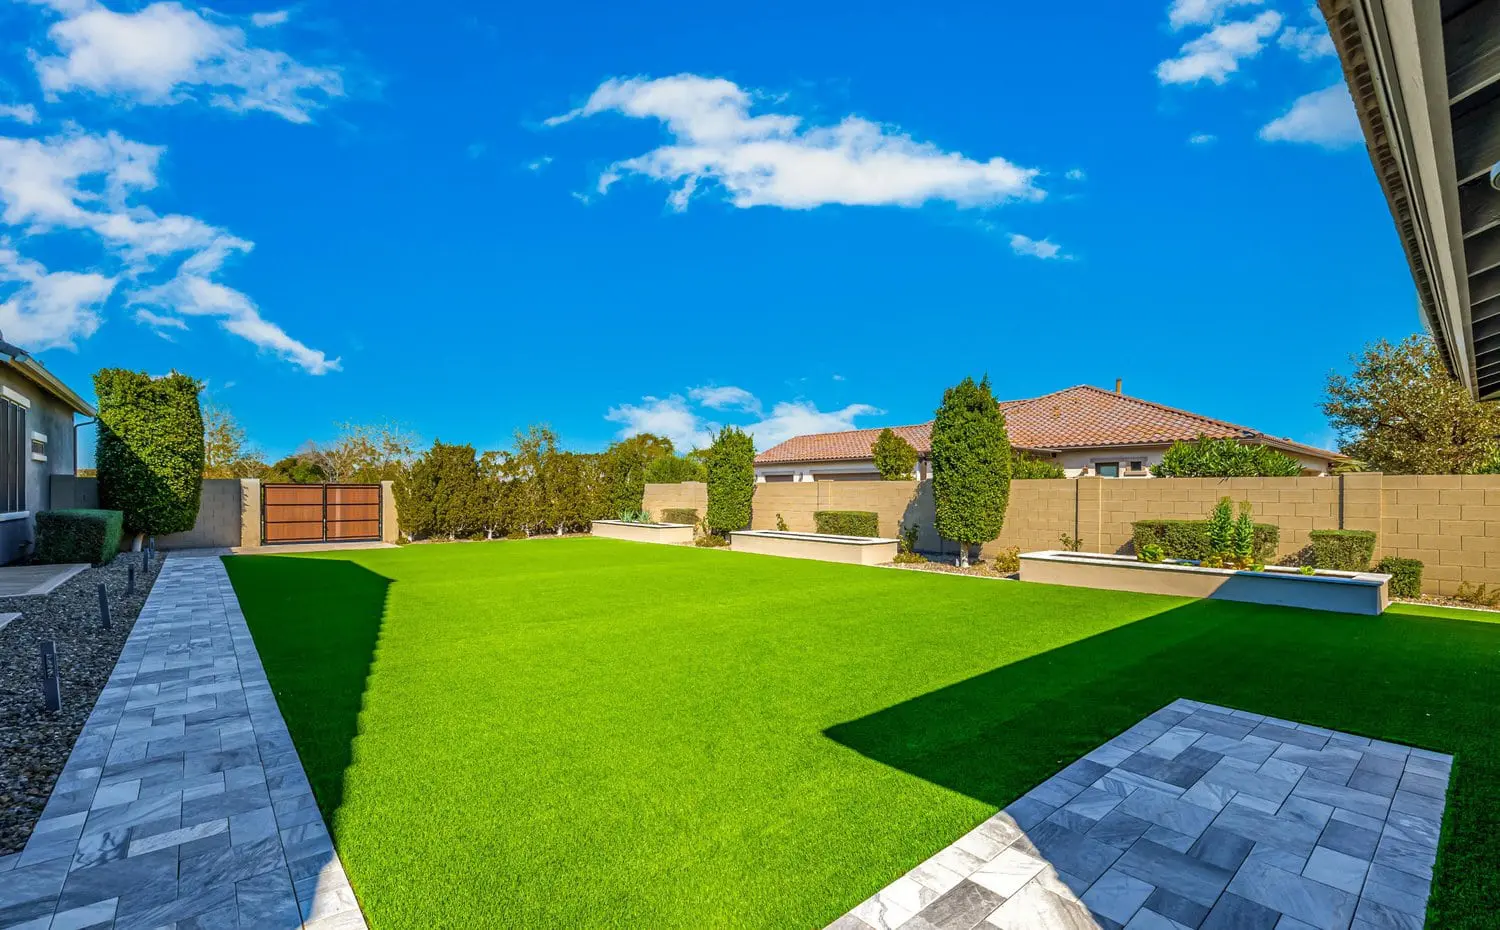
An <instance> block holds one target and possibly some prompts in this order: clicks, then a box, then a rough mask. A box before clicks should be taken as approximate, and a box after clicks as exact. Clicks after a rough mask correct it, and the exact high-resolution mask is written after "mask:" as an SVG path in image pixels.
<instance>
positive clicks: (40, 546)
mask: <svg viewBox="0 0 1500 930" xmlns="http://www.w3.org/2000/svg"><path fill="white" fill-rule="evenodd" d="M124 524H125V515H124V514H122V513H121V512H120V511H118V510H43V511H42V512H41V513H38V514H37V515H36V560H37V561H38V562H43V563H46V564H50V565H56V564H59V563H63V562H90V563H93V564H95V565H103V564H104V563H105V562H108V561H109V560H111V559H113V558H114V557H115V553H117V552H119V551H120V534H121V533H123V532H124Z"/></svg>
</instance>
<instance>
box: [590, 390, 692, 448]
mask: <svg viewBox="0 0 1500 930" xmlns="http://www.w3.org/2000/svg"><path fill="white" fill-rule="evenodd" d="M604 419H606V420H609V421H611V422H614V423H623V424H624V426H623V428H621V430H620V432H619V437H620V438H621V439H629V438H630V437H631V436H634V435H636V434H638V433H654V434H656V435H657V436H665V437H667V438H668V439H670V440H672V445H673V446H675V447H676V448H677V449H678V450H680V451H685V450H688V449H704V448H707V447H708V445H709V444H710V443H712V442H713V441H714V433H715V432H717V431H718V429H719V424H717V423H710V422H708V421H706V420H704V419H703V418H702V417H700V416H699V415H698V414H697V413H695V412H694V411H693V409H692V408H691V407H690V406H688V403H687V401H686V400H684V399H683V397H682V395H681V394H672V395H669V396H667V397H643V398H641V402H640V403H639V404H621V405H620V406H618V407H611V408H610V409H609V412H608V413H606V414H605V415H604Z"/></svg>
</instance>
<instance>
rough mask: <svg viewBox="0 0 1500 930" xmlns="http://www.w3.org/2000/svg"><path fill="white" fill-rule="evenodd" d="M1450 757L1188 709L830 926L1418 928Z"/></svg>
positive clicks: (1031, 796)
mask: <svg viewBox="0 0 1500 930" xmlns="http://www.w3.org/2000/svg"><path fill="white" fill-rule="evenodd" d="M1452 764H1453V759H1452V757H1451V756H1445V755H1439V754H1437V753H1432V752H1426V751H1423V750H1419V749H1410V748H1408V747H1406V746H1398V745H1395V744H1393V743H1383V742H1379V741H1372V740H1369V739H1366V738H1364V737H1358V736H1350V735H1347V734H1343V733H1336V732H1333V731H1330V730H1325V729H1320V728H1317V727H1311V726H1306V725H1299V724H1296V723H1292V722H1289V721H1285V720H1278V719H1273V718H1268V717H1264V716H1261V715H1259V714H1253V713H1247V712H1244V711H1238V710H1230V709H1228V708H1223V707H1217V706H1214V705H1209V704H1202V703H1199V702H1196V701H1189V700H1178V701H1176V702H1174V703H1172V704H1170V705H1168V706H1167V707H1165V708H1163V709H1161V710H1159V711H1157V712H1156V713H1154V714H1151V715H1150V716H1149V717H1147V718H1146V719H1145V720H1143V721H1141V722H1140V723H1138V724H1136V725H1135V726H1133V727H1131V728H1130V729H1129V730H1127V731H1126V732H1125V733H1123V734H1121V735H1120V736H1118V737H1116V738H1115V739H1112V740H1110V741H1109V742H1107V743H1105V744H1104V745H1103V746H1101V747H1099V748H1098V749H1096V750H1094V751H1093V752H1090V753H1088V754H1087V755H1085V756H1084V757H1083V758H1082V759H1079V760H1078V761H1076V762H1074V763H1073V764H1072V765H1069V766H1068V767H1067V768H1065V769H1063V770H1062V771H1061V772H1059V773H1058V774H1057V775H1055V776H1054V777H1052V778H1051V779H1049V780H1047V781H1046V782H1044V783H1042V784H1041V785H1038V786H1037V787H1036V788H1033V789H1032V790H1031V791H1029V792H1027V793H1026V795H1025V796H1023V797H1022V798H1020V799H1019V800H1017V801H1016V802H1015V803H1013V804H1011V805H1010V806H1009V807H1007V808H1006V809H1005V810H1003V811H1001V812H1000V813H998V814H996V815H995V816H994V817H992V818H990V819H989V820H988V821H986V822H985V823H983V824H981V825H980V826H979V827H977V828H975V829H974V830H973V831H972V832H970V833H968V834H967V835H965V836H963V837H962V838H960V839H959V840H958V841H957V842H955V843H954V844H953V845H951V846H949V847H948V848H946V849H944V850H943V851H941V852H939V853H938V854H937V855H935V856H933V857H932V858H931V859H929V860H927V861H926V862H924V863H923V864H921V865H919V866H917V867H916V868H915V869H913V870H911V872H909V873H907V874H906V875H904V876H902V877H901V878H899V879H897V880H896V881H894V882H892V883H891V884H890V885H889V886H887V887H886V888H884V889H883V890H881V891H880V892H879V893H877V894H876V895H874V896H873V897H871V898H870V899H869V900H867V901H865V902H864V903H862V904H860V905H859V906H858V907H856V908H854V910H852V911H850V912H849V913H848V914H846V915H845V916H843V917H841V918H840V919H839V920H837V921H835V922H834V923H833V924H832V925H830V930H872V928H873V930H894V928H897V927H899V928H902V930H939V928H941V930H956V928H962V930H972V928H975V927H979V928H985V927H998V928H1004V930H1043V928H1067V930H1074V928H1076V930H1084V928H1104V930H1114V928H1120V927H1126V928H1128V930H1174V928H1182V927H1188V928H1200V927H1201V928H1203V930H1229V928H1236V930H1239V928H1244V930H1258V928H1265V930H1272V928H1274V930H1305V928H1308V927H1315V928H1319V930H1347V928H1351V927H1352V928H1353V930H1387V928H1420V927H1421V926H1422V923H1423V920H1424V917H1425V914H1426V911H1427V897H1428V892H1429V890H1430V886H1431V882H1432V868H1433V864H1434V862H1435V860H1436V857H1437V844H1438V834H1439V832H1440V830H1441V827H1442V821H1443V808H1444V803H1445V797H1446V795H1447V790H1448V780H1449V777H1450V774H1451V771H1452Z"/></svg>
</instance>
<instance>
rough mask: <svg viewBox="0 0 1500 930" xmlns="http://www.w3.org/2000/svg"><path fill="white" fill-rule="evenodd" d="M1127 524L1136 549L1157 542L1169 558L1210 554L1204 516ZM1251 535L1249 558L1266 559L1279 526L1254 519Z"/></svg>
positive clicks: (1277, 539)
mask: <svg viewBox="0 0 1500 930" xmlns="http://www.w3.org/2000/svg"><path fill="white" fill-rule="evenodd" d="M1131 526H1132V528H1133V529H1134V534H1133V536H1134V540H1135V551H1136V552H1138V553H1139V552H1143V551H1145V548H1146V547H1147V546H1159V547H1161V551H1162V553H1163V555H1164V556H1165V557H1166V558H1169V559H1206V558H1208V557H1209V556H1211V555H1213V554H1214V545H1213V541H1212V539H1211V537H1210V527H1209V523H1208V521H1207V520H1137V521H1136V522H1135V523H1133V524H1131ZM1251 539H1252V540H1253V544H1252V546H1251V556H1250V557H1251V559H1252V560H1253V561H1256V562H1269V561H1271V559H1272V558H1273V557H1274V556H1275V555H1276V547H1277V546H1278V545H1280V544H1281V527H1279V526H1277V525H1275V524H1274V523H1256V524H1254V533H1253V534H1252V536H1251Z"/></svg>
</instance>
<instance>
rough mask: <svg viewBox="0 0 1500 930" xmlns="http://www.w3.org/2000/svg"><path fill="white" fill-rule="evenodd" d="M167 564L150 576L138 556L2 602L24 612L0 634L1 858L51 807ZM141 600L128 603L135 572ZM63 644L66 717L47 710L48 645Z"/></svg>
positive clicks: (60, 659) (156, 565)
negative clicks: (44, 669) (105, 624)
mask: <svg viewBox="0 0 1500 930" xmlns="http://www.w3.org/2000/svg"><path fill="white" fill-rule="evenodd" d="M161 561H162V560H161V558H159V557H158V558H156V559H153V560H152V562H151V568H150V570H149V571H148V572H144V573H143V572H142V570H141V555H140V553H138V552H127V553H121V554H120V555H119V556H117V557H116V558H115V560H114V561H113V562H111V563H109V564H108V565H104V566H99V567H97V568H90V569H88V570H87V571H83V572H79V573H78V574H77V575H75V576H73V577H72V578H70V579H68V580H67V581H65V582H64V583H63V584H62V585H61V586H60V587H58V588H57V589H56V590H55V591H53V592H52V593H51V594H44V595H40V596H37V597H6V598H0V612H4V611H20V612H21V616H20V618H19V619H17V620H14V621H12V622H11V623H10V625H9V626H7V627H5V628H4V629H3V630H0V856H3V855H6V854H8V853H13V852H19V851H20V849H21V848H22V847H23V846H25V845H26V838H27V837H28V836H30V835H31V828H32V826H33V825H34V824H35V823H36V819H37V817H39V816H40V815H41V813H42V808H43V807H44V806H46V803H47V798H48V796H50V795H51V793H52V785H53V783H54V782H55V781H56V780H57V775H58V773H59V772H61V771H62V767H63V764H64V763H66V762H67V761H68V753H70V752H72V750H73V743H74V742H75V741H76V740H77V739H78V734H79V732H81V731H82V730H83V724H84V721H85V720H87V719H88V716H89V712H90V711H91V710H93V707H94V701H95V699H96V698H98V696H99V692H100V691H101V690H103V688H104V683H105V682H106V681H108V680H109V675H110V672H112V671H113V670H114V667H115V660H116V659H118V658H119V656H120V650H121V649H122V648H124V645H125V640H126V638H127V637H129V636H130V629H131V627H133V626H134V625H135V618H136V617H137V616H138V615H139V614H140V612H141V606H142V605H144V604H145V603H146V595H147V594H148V593H150V590H151V585H152V584H153V583H154V582H155V581H156V575H157V572H158V571H159V570H160V568H161ZM132 565H133V566H135V570H136V579H135V593H134V594H133V595H130V596H129V597H127V596H126V595H125V586H126V583H127V577H126V576H127V574H128V569H129V566H132ZM101 582H103V583H104V584H105V585H106V586H107V589H108V591H109V606H110V619H111V628H110V629H108V630H105V629H102V628H101V627H100V624H99V593H98V586H99V584H100V583H101ZM46 639H51V640H55V641H56V643H57V665H58V675H59V677H60V679H61V682H62V705H63V707H62V711H61V712H60V713H56V714H53V713H49V712H48V711H47V709H46V707H45V706H44V705H43V703H42V689H41V655H40V652H41V647H40V646H39V645H38V644H39V643H40V642H41V641H42V640H46Z"/></svg>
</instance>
